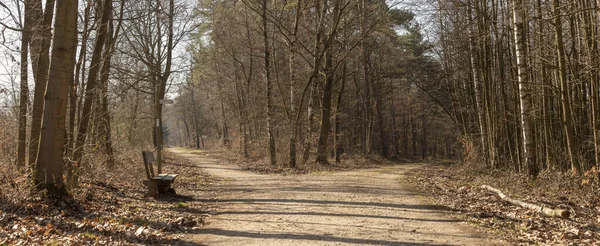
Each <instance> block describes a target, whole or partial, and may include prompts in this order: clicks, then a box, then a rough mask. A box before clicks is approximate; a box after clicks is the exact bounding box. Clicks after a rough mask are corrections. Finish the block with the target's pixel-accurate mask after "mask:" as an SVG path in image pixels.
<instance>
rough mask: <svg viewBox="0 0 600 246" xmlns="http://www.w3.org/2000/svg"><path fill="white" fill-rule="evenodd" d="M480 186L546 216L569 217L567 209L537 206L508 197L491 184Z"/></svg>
mask: <svg viewBox="0 0 600 246" xmlns="http://www.w3.org/2000/svg"><path fill="white" fill-rule="evenodd" d="M481 188H484V189H486V190H489V191H492V192H494V193H496V194H497V195H498V196H499V197H500V198H502V200H504V201H507V202H509V203H510V204H513V205H516V206H520V207H524V208H528V209H531V210H533V211H536V212H538V213H542V214H544V215H546V216H550V217H558V218H569V216H570V215H571V213H570V212H569V210H564V209H558V208H557V209H553V208H549V207H544V206H539V205H535V204H532V203H528V202H523V201H521V200H517V199H513V198H510V197H509V196H507V195H505V194H504V193H502V191H500V190H498V189H496V188H494V187H491V186H487V185H482V186H481Z"/></svg>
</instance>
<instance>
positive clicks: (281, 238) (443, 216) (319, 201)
mask: <svg viewBox="0 0 600 246" xmlns="http://www.w3.org/2000/svg"><path fill="white" fill-rule="evenodd" d="M171 151H172V152H174V153H178V154H180V155H181V156H184V157H186V158H188V159H190V160H191V161H192V162H193V163H195V164H197V165H198V166H199V167H200V168H202V169H203V171H205V172H207V173H209V174H211V175H215V176H219V177H222V178H225V179H226V181H225V183H224V184H222V185H220V186H219V191H218V193H217V194H218V197H217V200H218V207H217V213H216V214H215V216H213V217H211V219H210V220H209V224H208V225H207V226H206V227H204V228H202V229H201V230H199V231H198V234H197V235H196V236H195V238H194V241H196V242H200V243H203V244H206V245H348V244H352V245H491V244H497V243H493V242H490V241H488V240H487V239H485V238H482V237H481V236H480V235H478V234H477V233H476V232H473V231H470V230H469V228H468V227H467V226H465V225H464V224H461V223H460V221H457V220H455V219H452V218H450V217H449V216H448V213H450V212H449V211H447V210H445V209H444V208H441V207H437V206H432V205H427V204H426V202H425V199H424V198H423V197H421V196H420V195H418V194H415V193H413V192H411V191H409V190H408V189H407V188H406V187H405V185H403V184H402V183H401V182H400V181H399V178H400V177H401V175H402V174H403V173H405V172H406V171H407V170H409V169H410V168H413V167H415V166H414V165H398V166H392V167H385V168H377V169H368V170H361V171H352V172H340V173H324V174H309V175H292V176H281V175H259V174H254V173H250V172H247V171H243V170H240V169H239V168H238V167H236V166H231V165H224V164H221V163H218V162H217V160H215V159H210V158H209V157H207V156H202V155H197V154H189V153H185V152H184V151H182V150H177V149H172V150H171Z"/></svg>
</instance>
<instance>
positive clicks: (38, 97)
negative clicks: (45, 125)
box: [28, 0, 55, 167]
mask: <svg viewBox="0 0 600 246" xmlns="http://www.w3.org/2000/svg"><path fill="white" fill-rule="evenodd" d="M54 3H55V0H48V1H46V5H45V12H43V11H42V1H40V0H37V1H36V2H35V4H34V7H35V8H34V11H32V12H33V13H32V15H33V17H32V18H33V21H32V23H31V24H32V26H31V27H32V30H33V32H32V34H33V35H32V39H31V45H30V47H31V60H32V61H31V64H32V68H33V76H34V77H33V78H34V80H35V90H34V93H33V108H32V110H31V129H30V134H29V138H30V141H29V161H28V162H29V165H30V166H31V167H33V165H34V164H35V163H36V158H37V154H38V147H39V139H40V132H41V128H42V116H43V114H44V95H45V93H46V85H47V84H48V69H49V66H50V44H51V39H52V33H51V28H50V26H51V25H52V18H53V16H54ZM40 23H41V24H40Z"/></svg>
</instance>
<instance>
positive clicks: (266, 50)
mask: <svg viewBox="0 0 600 246" xmlns="http://www.w3.org/2000/svg"><path fill="white" fill-rule="evenodd" d="M268 2H269V1H268V0H263V1H262V12H261V18H262V27H263V33H262V34H263V41H264V46H265V47H264V55H265V87H266V91H267V95H266V97H267V98H266V100H267V137H268V142H269V161H270V163H271V166H275V165H277V153H276V152H275V136H273V126H272V124H273V123H272V122H271V121H272V120H273V119H272V117H273V116H272V114H273V110H272V107H273V105H272V104H273V99H272V95H271V66H270V59H271V58H270V56H269V55H270V52H271V50H270V48H269V29H268V20H267V3H268Z"/></svg>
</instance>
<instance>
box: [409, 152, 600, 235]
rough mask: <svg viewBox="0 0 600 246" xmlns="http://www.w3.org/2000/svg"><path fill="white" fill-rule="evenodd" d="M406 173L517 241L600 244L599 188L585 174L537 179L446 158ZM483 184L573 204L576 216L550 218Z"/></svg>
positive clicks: (439, 198) (547, 202)
mask: <svg viewBox="0 0 600 246" xmlns="http://www.w3.org/2000/svg"><path fill="white" fill-rule="evenodd" d="M406 179H407V180H408V181H409V182H408V183H410V184H413V186H414V188H415V189H417V190H419V191H421V192H423V193H426V194H428V195H430V196H431V197H434V201H435V202H436V203H438V204H440V205H444V206H448V207H450V208H451V209H454V210H455V211H456V212H457V213H458V214H459V215H460V216H462V217H464V218H465V219H466V220H468V221H469V222H472V223H474V224H476V225H479V226H481V227H485V228H488V229H489V230H491V231H495V232H497V233H498V235H500V237H501V238H502V239H504V240H506V241H508V242H509V243H510V244H512V245H600V190H599V189H598V187H597V186H593V185H591V184H589V183H587V184H586V183H585V182H582V179H581V178H580V177H573V176H571V175H570V174H566V173H558V172H544V173H542V174H541V175H540V176H539V177H538V178H537V179H535V180H532V179H530V178H528V177H526V176H525V175H522V174H518V173H514V172H511V171H501V170H486V169H475V168H472V167H469V166H466V165H448V164H447V165H426V166H422V167H419V168H416V169H413V170H411V171H410V172H409V173H408V174H407V176H406ZM484 184H486V185H490V186H493V187H495V188H498V189H500V190H502V191H503V192H504V193H505V194H507V195H509V196H511V197H513V198H517V199H520V200H523V201H527V202H531V203H536V204H540V205H544V206H548V207H558V208H563V209H568V210H569V211H570V212H571V217H570V218H569V219H561V218H549V217H546V216H544V215H542V214H539V213H536V212H534V211H531V210H528V209H525V208H521V207H517V206H514V205H511V204H509V203H507V202H504V201H503V200H501V199H500V198H499V197H498V196H497V195H496V194H494V193H492V192H490V191H488V190H485V189H482V188H481V185H484Z"/></svg>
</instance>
